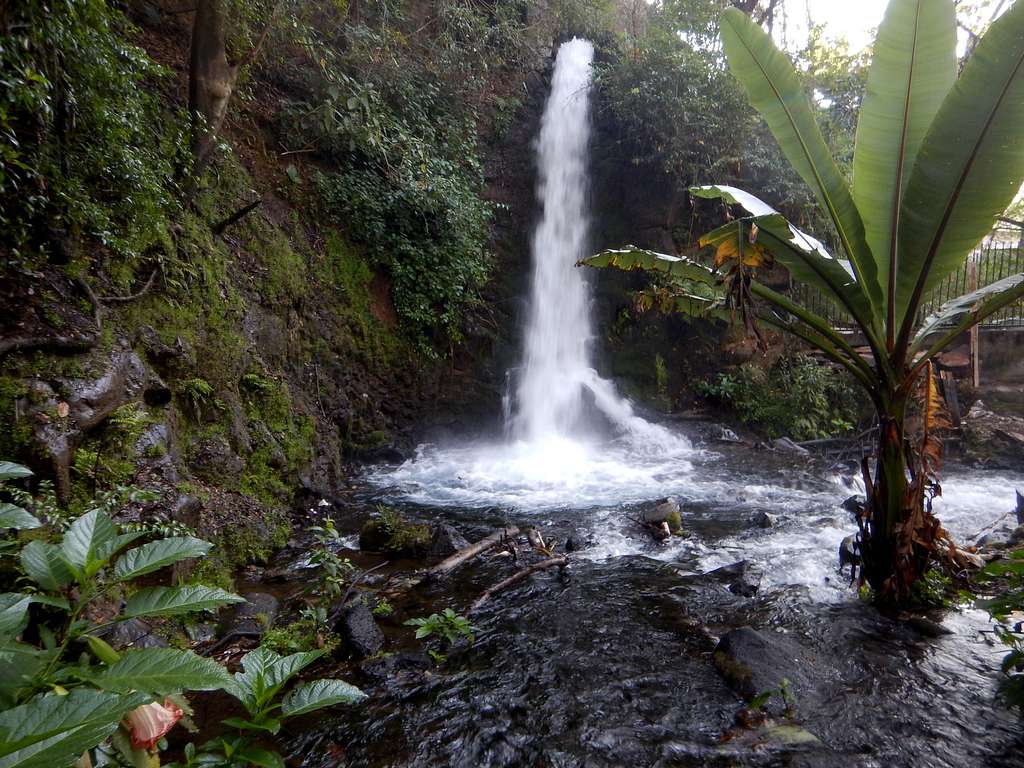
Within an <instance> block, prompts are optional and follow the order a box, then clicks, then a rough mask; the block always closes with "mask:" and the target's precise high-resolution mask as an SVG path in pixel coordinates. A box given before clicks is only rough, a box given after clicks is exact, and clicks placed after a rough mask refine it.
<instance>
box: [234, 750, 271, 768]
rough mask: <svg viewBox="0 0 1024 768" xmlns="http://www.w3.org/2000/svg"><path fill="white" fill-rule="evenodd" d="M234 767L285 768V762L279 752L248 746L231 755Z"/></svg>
mask: <svg viewBox="0 0 1024 768" xmlns="http://www.w3.org/2000/svg"><path fill="white" fill-rule="evenodd" d="M231 758H232V764H233V765H258V766H260V768H284V760H283V759H282V758H281V755H279V754H278V753H277V752H273V751H271V750H269V749H263V748H262V747H257V746H256V745H255V744H246V745H244V746H242V747H240V748H239V749H237V750H235V752H234V754H232V755H231Z"/></svg>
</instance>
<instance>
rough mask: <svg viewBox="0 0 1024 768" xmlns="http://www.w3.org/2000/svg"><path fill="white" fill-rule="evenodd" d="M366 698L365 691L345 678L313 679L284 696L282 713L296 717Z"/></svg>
mask: <svg viewBox="0 0 1024 768" xmlns="http://www.w3.org/2000/svg"><path fill="white" fill-rule="evenodd" d="M365 698H366V694H365V693H363V692H362V691H361V690H359V689H358V688H356V687H355V686H354V685H350V684H348V683H346V682H345V681H344V680H313V681H312V682H309V683H303V684H302V685H299V686H296V688H295V690H293V691H291V692H290V693H289V694H288V695H287V696H285V697H284V701H283V702H281V714H282V715H285V716H286V717H295V716H296V715H304V714H306V713H307V712H314V711H316V710H318V709H323V708H324V707H330V706H333V705H335V704H356V703H358V702H360V701H362V700H363V699H365Z"/></svg>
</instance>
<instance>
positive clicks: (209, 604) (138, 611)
mask: <svg viewBox="0 0 1024 768" xmlns="http://www.w3.org/2000/svg"><path fill="white" fill-rule="evenodd" d="M244 602H245V598H244V597H239V596H238V595H235V594H232V593H231V592H225V591H224V590H223V589H217V588H216V587H206V586H203V585H202V584H190V585H186V586H182V587H147V588H145V589H140V590H139V591H138V592H136V593H134V594H133V595H132V596H131V597H129V598H128V602H127V603H126V604H125V607H124V611H123V612H122V613H121V618H123V619H134V618H137V617H139V616H174V615H177V614H182V613H192V612H195V611H206V610H211V609H213V608H220V607H221V606H222V605H230V604H232V603H244Z"/></svg>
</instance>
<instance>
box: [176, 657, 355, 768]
mask: <svg viewBox="0 0 1024 768" xmlns="http://www.w3.org/2000/svg"><path fill="white" fill-rule="evenodd" d="M321 655H323V651H322V650H317V651H306V652H302V653H293V654H290V655H288V656H281V655H279V654H277V653H275V652H274V651H272V650H270V649H269V648H267V647H260V648H257V649H256V650H254V651H250V652H249V653H248V654H246V656H245V658H243V659H242V671H241V672H236V673H235V674H234V677H233V679H232V680H231V682H230V684H229V685H227V686H226V687H225V689H226V690H227V691H228V692H229V693H231V694H232V695H233V696H234V697H235V698H237V699H238V700H239V701H240V702H241V703H242V705H243V706H244V707H245V710H246V713H247V714H248V717H231V718H228V719H226V720H225V721H224V725H227V726H229V727H231V728H234V729H235V730H236V734H235V735H233V736H220V737H217V738H214V739H211V740H210V741H207V742H206V743H204V744H203V745H201V746H200V747H198V748H197V747H196V746H195V745H194V744H190V745H189V746H188V748H186V750H185V762H183V763H173V764H172V765H173V766H178V767H179V768H180V766H200V765H201V766H222V767H224V768H227V767H228V766H250V765H259V766H268V767H271V766H272V767H273V768H277V767H278V766H280V767H281V768H283V766H284V760H283V759H282V758H281V756H280V754H278V753H277V752H276V751H272V750H268V749H265V748H264V747H263V746H261V745H262V744H263V743H264V740H265V739H266V738H268V737H269V736H274V735H276V734H277V733H278V732H279V731H280V729H281V725H282V723H283V721H285V720H287V719H288V718H291V717H298V716H300V715H305V714H308V713H310V712H315V711H316V710H319V709H323V708H325V707H330V706H334V705H337V704H356V703H358V702H360V701H362V700H363V699H365V698H366V694H364V693H363V692H362V691H360V690H359V689H358V688H356V687H355V686H353V685H349V684H348V683H346V682H344V681H342V680H329V679H321V680H312V681H310V682H304V683H299V684H297V685H293V686H291V687H290V690H288V691H287V693H286V692H285V688H286V687H288V686H289V683H290V682H291V681H292V679H293V678H295V677H296V676H297V675H298V674H299V673H300V672H301V671H302V670H303V669H305V668H306V667H308V666H309V665H310V664H312V663H313V662H315V661H316V660H317V659H319V658H320V656H321Z"/></svg>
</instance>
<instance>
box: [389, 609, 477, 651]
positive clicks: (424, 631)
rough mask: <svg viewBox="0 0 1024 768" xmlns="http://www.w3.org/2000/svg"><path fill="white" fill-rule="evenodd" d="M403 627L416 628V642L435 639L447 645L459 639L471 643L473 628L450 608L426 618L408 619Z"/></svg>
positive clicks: (463, 617)
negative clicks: (430, 638) (429, 638)
mask: <svg viewBox="0 0 1024 768" xmlns="http://www.w3.org/2000/svg"><path fill="white" fill-rule="evenodd" d="M405 625H406V626H407V627H416V639H417V640H423V639H426V638H428V637H437V638H440V639H441V640H442V641H443V642H444V643H445V644H447V645H454V644H455V642H457V641H458V640H459V639H460V638H465V639H466V640H468V641H469V642H470V643H472V642H473V626H472V625H471V624H470V623H469V619H467V618H466V617H465V616H460V615H459V614H457V613H456V612H455V611H453V610H452V609H451V608H445V609H444V610H443V611H442V612H441V613H432V614H430V616H427V617H426V618H419V619H409V620H408V621H406V622H405Z"/></svg>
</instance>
